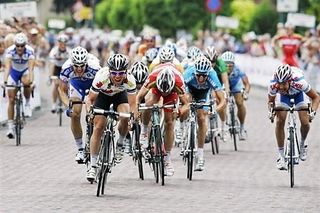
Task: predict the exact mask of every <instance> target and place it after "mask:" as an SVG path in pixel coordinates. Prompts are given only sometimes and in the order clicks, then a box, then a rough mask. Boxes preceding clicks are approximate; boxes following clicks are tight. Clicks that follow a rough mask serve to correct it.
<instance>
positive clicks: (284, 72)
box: [274, 64, 292, 83]
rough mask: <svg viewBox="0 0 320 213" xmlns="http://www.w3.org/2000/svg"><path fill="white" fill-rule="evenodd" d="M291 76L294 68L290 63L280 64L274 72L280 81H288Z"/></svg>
mask: <svg viewBox="0 0 320 213" xmlns="http://www.w3.org/2000/svg"><path fill="white" fill-rule="evenodd" d="M291 76H292V70H291V67H290V66H289V65H288V64H285V65H280V66H279V67H278V68H277V70H276V71H275V73H274V77H275V80H276V81H277V82H278V83H283V82H287V81H288V80H289V79H290V78H291Z"/></svg>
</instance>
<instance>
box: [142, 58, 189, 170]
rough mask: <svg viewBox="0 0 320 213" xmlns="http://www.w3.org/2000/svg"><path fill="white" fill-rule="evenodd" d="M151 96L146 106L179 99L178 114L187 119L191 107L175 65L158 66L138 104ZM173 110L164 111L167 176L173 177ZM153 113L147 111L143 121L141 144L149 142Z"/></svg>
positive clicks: (144, 87) (171, 102)
mask: <svg viewBox="0 0 320 213" xmlns="http://www.w3.org/2000/svg"><path fill="white" fill-rule="evenodd" d="M149 90H151V92H150V93H149V94H148V95H150V96H149V98H148V99H146V100H145V101H146V105H147V106H151V105H153V104H156V103H158V102H159V100H160V98H161V97H162V98H163V104H173V103H176V101H177V100H178V98H179V99H180V102H181V104H182V107H181V108H180V109H179V112H178V114H179V115H180V117H181V119H183V120H184V119H186V118H187V114H188V111H189V105H188V100H187V96H186V94H185V87H184V82H183V77H182V76H181V74H180V71H179V70H178V69H177V68H176V66H175V65H174V64H173V63H170V62H168V63H164V64H160V65H158V66H156V67H155V68H154V70H153V71H152V72H151V73H150V74H149V76H148V78H147V80H146V81H145V83H144V85H143V86H142V88H141V89H140V91H139V93H138V95H137V104H140V103H141V101H142V99H143V98H144V97H145V96H146V95H147V93H148V92H149ZM172 112H173V110H172V109H164V129H165V135H164V143H165V144H164V145H165V150H166V156H165V158H164V161H165V174H166V175H168V176H172V175H173V174H174V168H173V166H172V163H171V150H172V146H173V140H174V120H175V116H174V115H173V114H174V113H172ZM150 116H151V111H150V110H146V111H145V112H144V115H143V120H142V123H143V125H142V131H141V139H140V141H141V143H144V142H143V141H147V140H148V139H147V134H148V124H149V121H150Z"/></svg>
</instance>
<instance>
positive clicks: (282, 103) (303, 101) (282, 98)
mask: <svg viewBox="0 0 320 213" xmlns="http://www.w3.org/2000/svg"><path fill="white" fill-rule="evenodd" d="M291 98H293V99H294V104H295V107H296V109H300V108H305V107H308V103H310V101H309V98H308V96H307V95H306V94H305V93H304V92H299V93H297V94H295V95H281V94H277V97H276V107H283V108H285V109H289V107H290V99H291Z"/></svg>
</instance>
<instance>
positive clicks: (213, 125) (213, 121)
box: [209, 116, 219, 155]
mask: <svg viewBox="0 0 320 213" xmlns="http://www.w3.org/2000/svg"><path fill="white" fill-rule="evenodd" d="M209 121H210V123H209V124H210V126H209V131H210V133H211V138H210V143H211V149H212V154H213V155H214V154H215V153H217V154H219V141H218V134H217V130H218V120H217V117H216V116H214V117H213V118H210V119H209Z"/></svg>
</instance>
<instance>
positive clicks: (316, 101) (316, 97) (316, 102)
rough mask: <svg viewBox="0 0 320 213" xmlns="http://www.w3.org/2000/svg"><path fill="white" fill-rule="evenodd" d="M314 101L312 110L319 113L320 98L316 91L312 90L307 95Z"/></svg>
mask: <svg viewBox="0 0 320 213" xmlns="http://www.w3.org/2000/svg"><path fill="white" fill-rule="evenodd" d="M306 94H307V96H309V97H310V98H311V100H312V103H311V109H312V111H317V109H318V107H319V102H320V96H319V95H318V94H317V92H316V91H315V90H314V89H311V90H310V91H309V92H307V93H306Z"/></svg>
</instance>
